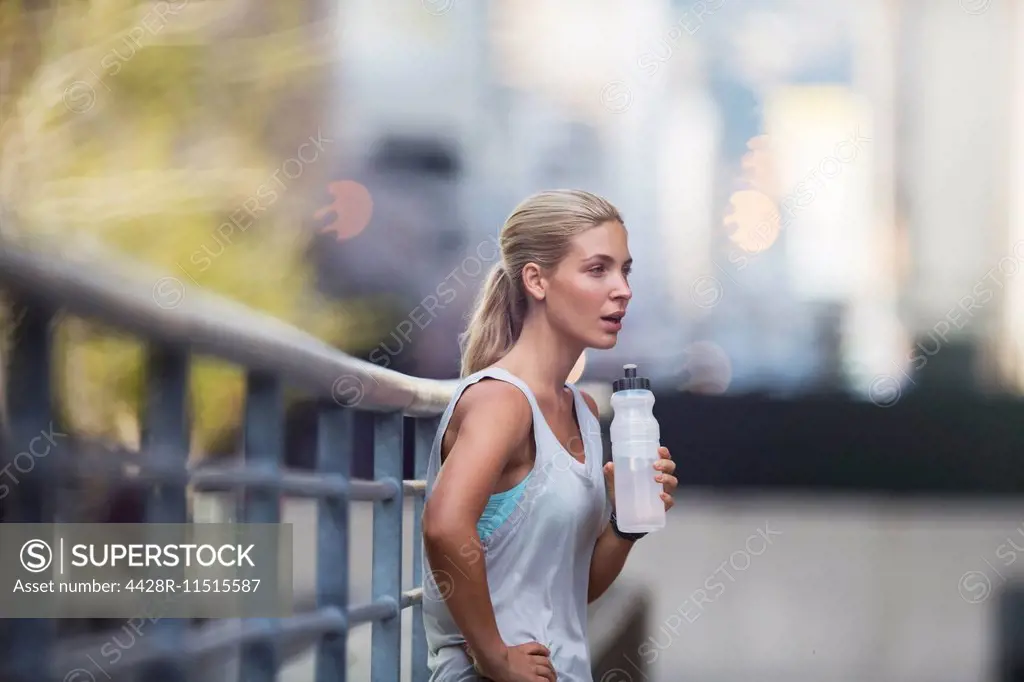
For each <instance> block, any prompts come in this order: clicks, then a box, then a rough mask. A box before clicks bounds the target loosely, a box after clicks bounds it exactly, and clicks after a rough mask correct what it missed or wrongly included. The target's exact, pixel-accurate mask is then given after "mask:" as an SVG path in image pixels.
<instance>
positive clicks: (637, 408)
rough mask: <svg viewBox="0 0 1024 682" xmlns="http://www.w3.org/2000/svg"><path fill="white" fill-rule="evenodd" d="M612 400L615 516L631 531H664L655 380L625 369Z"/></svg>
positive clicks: (620, 526) (629, 366) (621, 526)
mask: <svg viewBox="0 0 1024 682" xmlns="http://www.w3.org/2000/svg"><path fill="white" fill-rule="evenodd" d="M623 369H624V370H625V376H623V377H622V378H620V379H616V380H615V382H614V384H613V391H614V392H613V393H612V397H611V404H612V410H613V411H614V416H613V417H612V424H611V428H610V435H611V439H612V462H613V463H614V465H615V516H616V519H617V521H618V526H619V529H620V530H622V531H623V532H626V533H649V532H651V531H655V530H659V529H661V528H664V527H665V503H664V501H662V499H661V493H662V491H663V490H664V488H663V487H662V484H661V483H659V482H658V481H656V480H655V477H656V476H657V475H658V471H657V470H656V469H655V468H654V463H655V462H656V461H657V460H658V447H660V445H661V429H660V428H659V427H658V421H657V420H656V419H655V418H654V394H653V393H651V382H650V380H649V379H647V378H646V377H638V376H637V375H636V365H624V366H623Z"/></svg>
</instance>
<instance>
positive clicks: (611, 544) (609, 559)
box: [587, 523, 633, 604]
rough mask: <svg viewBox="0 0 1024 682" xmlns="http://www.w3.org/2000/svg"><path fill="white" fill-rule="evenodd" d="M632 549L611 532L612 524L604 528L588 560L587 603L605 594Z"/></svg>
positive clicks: (631, 544)
mask: <svg viewBox="0 0 1024 682" xmlns="http://www.w3.org/2000/svg"><path fill="white" fill-rule="evenodd" d="M632 548H633V543H632V542H631V541H630V540H625V539H623V538H620V537H619V536H618V535H616V534H615V531H614V530H612V524H610V523H609V524H608V525H607V526H605V529H604V532H603V533H601V535H600V536H598V538H597V544H596V545H594V556H593V557H591V559H590V585H589V587H588V588H587V603H588V604H589V603H590V602H592V601H594V600H595V599H597V598H598V597H600V596H601V595H602V594H604V593H605V590H607V589H608V588H609V587H611V585H612V583H613V582H615V579H616V578H618V577H619V573H621V572H622V567H623V566H624V565H625V564H626V557H627V556H629V550H630V549H632Z"/></svg>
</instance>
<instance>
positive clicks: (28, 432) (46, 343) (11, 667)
mask: <svg viewBox="0 0 1024 682" xmlns="http://www.w3.org/2000/svg"><path fill="white" fill-rule="evenodd" d="M12 311H13V313H14V319H15V324H14V334H13V338H12V341H13V343H12V345H11V354H10V362H9V364H8V370H9V375H8V383H7V406H8V414H9V416H10V432H9V434H8V437H7V439H6V440H7V443H6V446H5V447H4V449H3V450H4V453H3V455H4V456H3V462H2V465H3V476H2V480H0V485H2V486H3V487H0V491H3V495H2V496H0V500H3V503H4V521H5V522H7V523H52V522H53V521H54V515H55V512H56V505H55V500H56V497H57V484H58V480H57V476H58V471H59V460H60V459H61V458H62V456H63V453H62V450H66V449H67V447H68V445H67V443H66V442H48V441H47V440H46V438H47V437H49V438H51V439H54V440H55V439H56V435H55V434H54V433H53V429H54V427H55V425H54V423H53V410H52V396H51V382H52V376H51V370H50V368H51V358H52V355H51V354H52V347H51V343H52V335H51V325H52V324H53V320H54V314H53V311H52V310H50V309H49V308H46V307H43V306H41V305H39V304H37V303H35V302H27V301H26V302H24V303H22V302H18V303H16V304H15V305H14V306H12ZM19 316H20V319H19ZM61 435H64V434H61ZM64 437H65V439H66V436H64ZM3 625H4V630H5V632H4V633H3V636H2V637H0V679H3V680H4V682H29V681H31V680H37V679H38V678H39V670H40V668H39V666H40V661H47V660H49V651H50V648H51V647H52V645H53V644H52V643H53V639H54V631H55V627H54V621H52V620H48V619H45V618H31V619H24V620H18V621H16V622H15V621H12V620H5V621H4V624H3Z"/></svg>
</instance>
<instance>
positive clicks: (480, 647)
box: [423, 381, 533, 663]
mask: <svg viewBox="0 0 1024 682" xmlns="http://www.w3.org/2000/svg"><path fill="white" fill-rule="evenodd" d="M532 422H533V413H532V411H531V409H530V404H529V402H528V401H527V399H526V396H524V395H523V393H522V392H521V391H520V390H519V389H518V388H516V387H515V386H513V385H511V384H508V383H506V382H503V381H481V382H479V383H477V384H474V385H472V386H470V387H469V388H467V389H466V390H465V392H464V393H463V394H462V397H461V398H460V399H459V402H458V404H457V405H456V407H455V411H454V413H453V415H452V420H451V423H452V424H455V425H457V429H458V435H457V437H456V439H455V443H454V444H453V445H452V447H451V450H450V451H449V453H448V456H447V457H446V458H445V461H444V465H443V466H442V467H441V470H440V472H439V473H438V476H437V480H436V482H435V486H434V490H433V492H432V493H431V496H430V499H429V500H428V501H427V503H426V505H425V507H424V509H423V540H424V547H425V550H426V554H427V560H428V561H429V563H430V568H431V569H432V570H433V575H434V576H435V578H436V579H437V582H438V583H442V582H443V583H445V584H444V585H443V586H440V587H441V590H440V591H441V593H442V595H443V596H444V598H445V604H446V605H447V607H448V610H449V611H450V612H451V614H452V618H453V619H454V620H455V623H456V625H458V627H459V630H460V631H461V632H462V634H463V636H464V637H465V638H466V643H467V644H468V645H469V647H470V649H471V650H472V651H473V653H474V655H475V656H476V657H477V658H478V659H480V660H481V661H484V662H487V663H497V662H499V661H501V660H502V659H503V658H505V657H506V656H507V655H508V649H507V647H506V646H505V643H504V642H503V641H502V639H501V636H500V634H499V632H498V626H497V623H496V621H495V618H494V607H493V605H492V603H491V595H490V590H489V589H488V585H487V572H486V571H485V566H484V561H483V554H482V552H481V551H480V547H481V543H480V536H479V535H478V534H477V530H476V524H477V521H478V520H479V519H480V516H481V515H482V514H483V511H484V508H485V507H486V505H487V499H488V497H490V495H491V493H492V492H493V491H494V489H495V486H496V485H497V483H498V481H499V479H500V477H501V475H502V472H504V470H505V467H506V465H507V464H508V463H509V461H510V458H511V457H512V456H513V455H514V454H515V453H517V452H521V448H522V447H523V446H524V444H526V443H528V440H527V439H529V438H530V433H531V431H530V427H531V425H532ZM449 428H450V427H449Z"/></svg>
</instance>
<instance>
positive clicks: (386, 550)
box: [370, 412, 405, 682]
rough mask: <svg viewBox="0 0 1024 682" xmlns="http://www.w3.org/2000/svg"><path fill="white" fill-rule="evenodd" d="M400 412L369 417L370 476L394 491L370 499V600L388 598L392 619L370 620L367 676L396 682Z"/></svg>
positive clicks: (399, 621) (399, 615)
mask: <svg viewBox="0 0 1024 682" xmlns="http://www.w3.org/2000/svg"><path fill="white" fill-rule="evenodd" d="M403 424H404V417H403V415H402V414H401V413H400V412H388V413H381V414H375V415H374V419H373V427H374V428H373V474H374V478H375V479H377V480H388V479H390V480H391V481H393V482H394V483H395V489H396V493H395V495H394V496H393V497H391V498H390V499H387V500H378V501H376V502H374V503H373V586H372V592H373V601H374V602H377V601H381V600H387V599H390V600H393V601H394V603H395V613H394V616H393V617H390V618H385V619H383V620H377V621H374V622H373V631H372V633H371V636H372V645H371V646H372V652H371V655H370V678H371V680H372V682H397V680H398V679H399V676H400V674H401V672H402V612H401V610H400V608H399V603H400V601H401V596H402V595H401V593H402V507H403V502H404V499H405V497H404V495H403V492H402V427H403Z"/></svg>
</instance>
